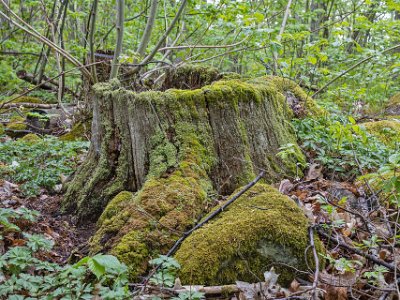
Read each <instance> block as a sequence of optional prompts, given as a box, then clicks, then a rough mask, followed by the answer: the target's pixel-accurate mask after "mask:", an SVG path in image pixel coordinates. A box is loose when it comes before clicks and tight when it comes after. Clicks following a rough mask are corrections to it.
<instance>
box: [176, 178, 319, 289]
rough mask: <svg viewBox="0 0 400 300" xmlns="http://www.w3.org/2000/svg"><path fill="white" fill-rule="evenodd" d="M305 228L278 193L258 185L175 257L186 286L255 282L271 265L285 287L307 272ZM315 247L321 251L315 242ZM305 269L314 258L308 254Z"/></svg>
mask: <svg viewBox="0 0 400 300" xmlns="http://www.w3.org/2000/svg"><path fill="white" fill-rule="evenodd" d="M307 228H308V222H307V220H306V218H305V217H304V215H303V214H302V212H301V210H300V209H299V208H298V207H297V206H296V205H295V203H294V202H293V201H292V200H291V199H289V198H288V197H286V196H284V195H282V194H280V193H279V192H278V191H277V190H276V189H274V188H272V187H270V186H268V185H265V184H257V185H256V186H255V187H253V188H252V189H251V190H250V191H248V192H246V193H245V194H244V195H243V196H241V198H239V199H238V200H236V201H235V202H234V203H233V204H231V205H230V206H229V207H228V208H227V209H226V210H224V211H223V212H222V213H221V214H220V215H219V216H218V217H217V218H216V219H214V220H212V221H210V222H209V223H208V224H206V225H204V226H203V227H202V228H200V229H198V230H197V231H195V232H194V233H192V235H190V236H189V237H188V238H187V239H186V240H185V241H184V242H183V244H182V246H181V247H180V249H179V250H178V252H177V253H176V255H175V258H176V259H177V260H178V262H179V263H180V264H181V266H182V269H181V270H180V272H179V278H180V279H181V280H182V282H183V283H184V284H201V285H203V284H204V285H214V284H218V285H220V284H230V283H234V282H235V281H236V280H242V281H248V282H254V281H257V280H259V278H263V277H262V276H263V273H264V272H265V271H267V270H269V268H270V267H271V266H272V265H274V267H275V269H276V270H277V273H278V274H280V276H279V281H280V283H282V284H288V283H290V282H291V280H293V278H294V276H295V272H294V271H293V270H294V269H293V268H290V267H287V265H289V266H292V267H294V268H295V269H298V270H303V271H306V270H307V263H306V261H305V258H304V252H305V250H306V249H307V247H308V244H309V243H308V235H307ZM315 242H316V247H317V249H318V251H319V252H322V251H323V246H322V243H321V242H320V241H319V240H318V239H316V240H315ZM307 257H308V259H309V261H308V263H309V265H310V266H312V265H313V263H312V261H313V260H312V255H311V253H308V256H307Z"/></svg>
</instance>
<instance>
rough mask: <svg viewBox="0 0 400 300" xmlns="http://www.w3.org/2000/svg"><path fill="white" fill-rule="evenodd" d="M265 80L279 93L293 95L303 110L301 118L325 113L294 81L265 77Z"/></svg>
mask: <svg viewBox="0 0 400 300" xmlns="http://www.w3.org/2000/svg"><path fill="white" fill-rule="evenodd" d="M266 78H267V80H269V81H271V82H272V83H273V84H274V85H275V86H276V88H277V89H278V90H279V91H280V92H281V93H286V92H291V93H293V95H294V96H295V97H296V98H297V99H298V100H299V101H300V105H301V106H302V108H303V110H304V112H303V115H302V116H303V117H305V116H321V115H324V114H325V113H326V112H325V110H324V109H322V108H321V107H320V106H318V104H317V103H316V102H315V100H314V99H312V98H311V97H310V96H309V95H307V93H306V92H305V91H304V90H303V89H302V88H301V87H300V86H299V85H298V84H297V83H295V82H294V81H292V80H290V79H287V78H282V77H277V76H267V77H266ZM300 116H301V115H300Z"/></svg>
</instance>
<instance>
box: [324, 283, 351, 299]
mask: <svg viewBox="0 0 400 300" xmlns="http://www.w3.org/2000/svg"><path fill="white" fill-rule="evenodd" d="M325 290H326V294H325V300H347V299H348V297H347V288H346V287H336V286H332V285H327V287H326V289H325Z"/></svg>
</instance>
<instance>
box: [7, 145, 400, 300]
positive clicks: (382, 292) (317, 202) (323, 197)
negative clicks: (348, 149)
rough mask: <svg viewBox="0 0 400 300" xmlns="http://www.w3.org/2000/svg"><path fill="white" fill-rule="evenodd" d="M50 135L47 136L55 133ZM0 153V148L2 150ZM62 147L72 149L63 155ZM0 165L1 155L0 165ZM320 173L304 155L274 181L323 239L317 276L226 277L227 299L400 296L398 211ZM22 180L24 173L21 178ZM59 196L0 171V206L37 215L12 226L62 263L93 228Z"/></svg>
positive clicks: (159, 291)
mask: <svg viewBox="0 0 400 300" xmlns="http://www.w3.org/2000/svg"><path fill="white" fill-rule="evenodd" d="M2 142H8V143H11V144H10V147H9V148H8V149H12V150H11V151H10V153H14V152H15V153H17V152H18V151H28V152H29V151H31V148H30V147H32V144H27V145H28V146H27V148H26V147H25V146H23V147H22V146H21V145H20V144H19V145H17V143H18V140H17V141H14V140H12V139H11V138H8V137H7V138H5V140H3V141H2ZM13 143H15V144H13ZM50 143H53V144H54V140H52V141H50ZM14 146H16V147H17V148H18V147H19V148H18V149H19V150H15V151H14V148H13V147H14ZM24 147H25V148H24ZM74 147H76V148H74ZM79 147H81V146H79ZM79 147H78V146H73V147H72V148H73V149H74V150H73V151H72V150H71V151H70V150H68V151H66V150H62V151H64V152H62V153H61V156H62V157H63V158H64V159H65V158H66V159H67V160H66V161H64V163H65V165H63V166H58V168H64V167H65V166H66V165H68V166H69V164H70V163H72V162H73V164H72V165H73V166H74V168H76V166H77V165H78V164H79V163H80V162H81V161H83V155H82V154H79V153H80V152H79V151H78V150H76V149H81V150H82V149H83V148H79ZM17 148H16V149H17ZM72 148H71V149H72ZM68 149H69V148H68ZM35 151H39V150H35ZM40 151H41V150H40ZM57 151H59V150H56V152H57ZM77 153H78V155H77ZM0 155H3V156H4V153H3V154H1V153H0ZM19 155H21V153H20V154H19ZM22 155H23V154H22ZM39 155H41V156H43V157H46V159H49V153H47V152H46V153H42V152H40V153H39ZM51 155H53V156H54V157H52V158H53V159H54V162H56V161H57V155H55V154H54V153H53V154H51ZM68 155H71V157H70V158H69V157H65V156H68ZM74 155H75V156H74ZM31 160H32V161H28V162H26V168H28V169H29V168H39V167H41V166H39V165H37V164H36V163H37V162H36V161H35V158H33V159H31ZM69 160H71V161H69ZM8 163H9V164H10V165H14V164H15V165H19V164H21V166H23V165H22V162H18V161H13V160H12V159H11V160H10V161H9V162H8ZM4 165H5V164H4V163H3V165H0V167H3V166H4ZM48 166H50V165H48ZM48 166H47V165H46V164H44V167H43V170H45V169H46V168H47V167H48ZM25 171H26V170H25ZM327 174H329V172H324V169H323V168H322V167H321V166H320V165H318V164H316V163H313V162H312V161H310V162H309V167H308V171H307V173H306V174H305V176H304V177H303V178H301V179H297V180H288V179H285V180H282V182H280V183H277V184H276V185H275V186H276V188H278V189H279V190H280V192H281V193H282V194H285V195H287V196H289V197H290V198H291V199H292V200H293V201H295V202H296V203H297V205H298V206H299V207H300V208H301V209H302V210H303V212H304V214H305V215H306V216H307V218H308V219H309V223H310V226H311V227H312V228H313V229H314V231H313V232H314V234H315V235H317V234H319V236H320V238H321V240H322V241H323V242H324V244H325V248H326V253H325V257H324V260H326V267H325V269H323V270H321V272H320V273H319V276H318V280H317V279H315V276H314V275H315V273H316V272H315V270H309V274H308V278H307V279H306V280H304V279H298V280H297V279H296V280H294V281H293V282H292V284H291V285H290V287H280V286H279V285H277V284H276V281H274V280H272V281H271V280H270V279H268V280H269V281H268V280H267V279H266V282H263V283H257V284H253V283H236V285H235V283H232V284H233V285H232V286H230V287H229V288H230V290H231V292H232V294H230V295H225V298H226V297H227V296H228V298H226V299H237V298H239V299H240V300H244V299H256V298H257V297H258V299H283V298H286V299H308V298H310V297H311V296H312V295H315V296H316V297H317V298H319V299H328V300H333V299H379V300H384V299H396V298H395V297H394V298H391V297H389V295H399V296H398V298H397V299H399V298H400V292H399V291H398V290H397V285H396V284H395V278H396V272H397V271H398V270H397V269H396V268H395V267H394V266H397V265H398V258H399V257H400V250H399V248H398V245H396V244H395V243H396V239H393V238H388V237H393V236H394V237H396V236H398V234H397V233H396V232H393V231H396V228H397V224H398V220H399V213H398V211H397V210H396V209H393V207H391V206H390V205H387V204H385V203H386V202H385V201H383V203H379V197H378V196H379V195H377V194H376V193H375V192H373V191H372V189H371V187H370V186H369V185H368V184H367V183H365V184H360V183H356V182H355V181H354V180H343V181H340V180H334V179H329V178H331V177H329V176H328V175H327ZM49 176H50V175H49ZM353 178H354V177H353ZM28 181H29V180H28ZM26 183H27V182H26V181H25V183H24V184H26ZM62 197H63V195H62V193H61V192H60V191H58V192H57V191H49V190H46V189H44V188H41V189H40V191H39V193H38V194H37V195H35V196H26V194H24V191H23V188H22V185H18V184H16V182H13V181H12V180H10V181H7V180H4V179H0V208H2V209H14V210H19V209H20V210H21V209H24V208H27V209H30V210H35V211H38V212H39V213H40V216H39V217H38V220H37V222H34V223H30V224H28V225H26V224H25V225H24V224H18V225H19V227H21V229H23V230H24V232H26V233H29V234H41V235H44V236H45V237H46V238H47V239H49V240H51V241H53V242H54V247H53V248H52V250H51V251H49V252H47V253H45V252H40V254H39V255H42V256H43V257H41V258H42V259H44V260H46V261H49V262H54V263H57V264H59V265H66V264H70V263H75V262H77V261H79V260H80V259H81V258H83V257H85V256H87V255H88V241H89V239H90V237H91V236H92V235H93V233H94V230H95V224H86V225H85V226H77V225H76V223H75V220H74V217H73V216H72V215H68V214H62V213H61V210H60V207H61V201H62ZM387 203H388V202H387ZM0 218H1V216H0ZM0 221H1V220H0ZM0 226H1V224H0ZM25 243H26V240H24V239H23V238H21V234H20V233H19V232H17V231H11V232H10V233H9V234H7V235H5V236H4V238H3V239H2V240H0V255H2V254H4V253H5V252H6V251H7V250H8V249H10V248H11V247H15V246H21V245H24V244H25ZM321 264H322V262H321ZM271 272H272V273H271ZM271 272H267V273H266V276H267V277H268V276H269V277H270V278H275V276H274V274H273V271H271ZM131 286H132V287H135V288H137V287H138V286H139V287H140V288H141V292H142V295H141V296H140V297H142V298H137V299H143V298H146V297H147V298H152V297H153V296H154V295H157V296H161V298H170V297H171V296H174V295H175V296H176V295H177V293H179V291H180V290H181V289H182V287H180V286H176V287H175V289H173V288H172V289H165V288H163V287H159V286H154V285H153V286H151V285H149V286H146V287H143V286H140V284H139V285H137V284H132V285H131ZM196 289H198V290H199V291H201V292H203V293H205V294H206V296H207V298H220V299H221V297H222V295H221V290H222V288H221V287H208V288H205V287H196ZM256 295H258V296H256ZM260 295H261V296H260ZM222 298H223V297H222Z"/></svg>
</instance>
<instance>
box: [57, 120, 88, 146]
mask: <svg viewBox="0 0 400 300" xmlns="http://www.w3.org/2000/svg"><path fill="white" fill-rule="evenodd" d="M89 131H90V125H89V124H86V123H81V122H79V123H76V124H75V125H74V126H73V127H72V128H71V130H70V131H68V132H67V133H64V134H63V135H61V136H60V137H59V139H60V140H61V141H65V142H73V141H84V140H87V134H88V133H89Z"/></svg>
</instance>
